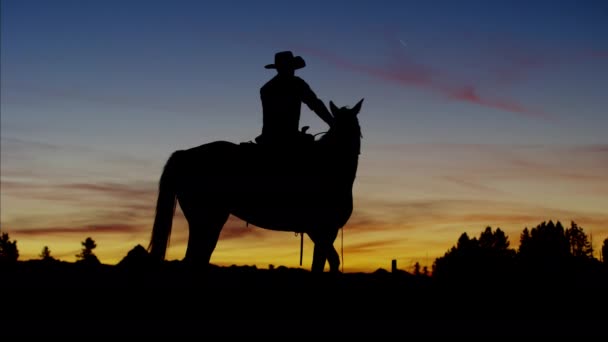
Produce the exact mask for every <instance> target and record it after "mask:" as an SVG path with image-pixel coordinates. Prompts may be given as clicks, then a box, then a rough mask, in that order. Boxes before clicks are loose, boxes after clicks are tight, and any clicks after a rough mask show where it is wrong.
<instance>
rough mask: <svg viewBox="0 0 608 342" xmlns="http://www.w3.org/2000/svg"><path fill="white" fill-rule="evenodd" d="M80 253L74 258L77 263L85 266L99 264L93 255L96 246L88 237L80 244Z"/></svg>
mask: <svg viewBox="0 0 608 342" xmlns="http://www.w3.org/2000/svg"><path fill="white" fill-rule="evenodd" d="M81 244H82V251H81V252H80V253H78V254H76V258H78V260H77V262H81V263H86V264H99V263H100V262H99V259H98V258H97V256H96V255H95V253H93V249H95V248H97V244H96V243H95V240H93V239H92V238H90V237H88V238H86V240H84V241H83V242H82V243H81Z"/></svg>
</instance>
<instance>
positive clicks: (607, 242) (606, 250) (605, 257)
mask: <svg viewBox="0 0 608 342" xmlns="http://www.w3.org/2000/svg"><path fill="white" fill-rule="evenodd" d="M601 258H602V261H603V262H604V263H605V264H608V238H605V239H604V244H603V245H602V255H601Z"/></svg>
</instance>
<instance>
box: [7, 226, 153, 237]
mask: <svg viewBox="0 0 608 342" xmlns="http://www.w3.org/2000/svg"><path fill="white" fill-rule="evenodd" d="M145 229H147V228H145ZM143 230H144V227H142V226H141V225H132V224H124V223H105V224H93V225H87V226H82V227H72V226H61V227H58V226H50V227H38V228H27V229H19V230H15V233H18V234H19V235H26V236H41V237H48V236H52V235H83V234H114V233H119V234H131V233H140V232H142V231H143Z"/></svg>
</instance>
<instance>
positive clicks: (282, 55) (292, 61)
mask: <svg viewBox="0 0 608 342" xmlns="http://www.w3.org/2000/svg"><path fill="white" fill-rule="evenodd" d="M305 66H306V62H304V59H303V58H302V57H300V56H295V57H294V55H293V53H292V52H291V51H281V52H277V53H276V54H275V55H274V64H268V65H266V66H265V67H264V68H266V69H292V70H297V69H301V68H303V67H305Z"/></svg>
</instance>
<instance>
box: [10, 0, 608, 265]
mask: <svg viewBox="0 0 608 342" xmlns="http://www.w3.org/2000/svg"><path fill="white" fill-rule="evenodd" d="M0 4H1V22H0V25H1V27H0V28H1V36H0V38H1V49H0V53H1V84H0V86H1V88H0V90H1V94H0V95H1V97H0V99H1V106H0V110H1V125H0V129H1V130H0V133H1V149H0V153H1V177H0V185H1V202H0V204H1V210H0V214H1V216H0V228H1V229H2V231H3V232H8V233H9V234H10V237H11V239H12V240H17V247H18V249H19V252H20V258H19V259H20V260H28V259H37V258H39V254H40V252H41V251H42V249H43V247H44V246H48V247H49V248H50V250H51V255H52V256H54V257H55V258H58V259H61V260H66V261H74V260H75V259H76V257H75V255H76V254H78V252H79V251H80V250H81V248H82V246H81V242H82V241H84V240H85V239H86V238H87V237H91V238H93V239H94V240H95V241H96V242H97V246H98V247H97V248H96V249H95V250H94V253H95V254H96V255H97V256H98V258H99V259H100V260H101V262H103V263H107V264H115V263H117V262H118V261H120V260H121V259H122V258H123V257H124V256H125V255H126V254H127V252H128V251H129V250H131V249H132V248H133V247H135V246H136V245H137V244H141V245H143V246H147V244H148V239H149V237H150V233H151V227H152V222H153V215H154V207H155V201H156V191H157V186H158V180H159V176H160V173H161V171H162V167H163V165H164V163H165V161H166V159H167V158H168V157H169V155H170V154H171V152H173V151H174V150H177V149H184V148H189V147H194V146H197V145H201V144H204V143H207V142H211V141H215V140H228V141H233V142H241V141H249V140H252V139H253V138H255V137H256V136H257V135H258V134H259V133H260V131H261V124H262V113H261V103H260V98H259V88H260V87H261V86H262V85H263V84H264V83H265V82H266V81H267V80H268V79H270V78H271V77H272V76H273V75H274V72H273V71H271V70H267V69H264V65H266V64H269V63H272V62H273V58H274V53H275V52H278V51H282V50H292V51H293V52H294V53H295V54H296V55H300V56H302V57H303V58H304V59H305V60H306V63H307V66H306V67H305V68H304V69H301V70H298V71H297V73H296V74H297V75H299V76H301V77H302V78H304V79H305V80H306V81H307V82H308V83H309V84H310V85H311V87H312V89H313V90H314V91H315V92H316V93H317V95H318V96H319V97H320V98H321V99H323V100H324V102H325V103H329V101H330V100H332V101H333V102H334V103H336V104H337V105H339V106H345V105H346V106H352V105H354V104H355V103H356V102H357V101H359V100H360V99H361V98H365V102H364V104H363V108H362V110H361V113H360V114H359V118H360V121H361V126H362V132H363V140H362V143H363V146H362V153H361V156H360V161H359V171H358V175H357V179H356V181H355V186H354V189H353V192H354V198H355V203H354V204H355V209H354V213H353V216H352V217H351V219H350V221H349V222H348V224H347V225H346V226H345V228H344V230H343V233H344V235H343V240H341V236H340V235H339V236H338V240H336V242H335V246H336V248H337V249H338V251H339V253H343V255H344V260H343V261H344V271H345V272H355V271H373V270H376V269H378V268H387V269H388V268H390V264H391V260H392V259H396V260H397V262H398V267H400V268H403V269H407V270H411V268H412V266H413V264H414V263H415V262H420V264H422V265H427V266H429V268H430V266H431V264H432V262H433V260H434V259H435V258H437V257H439V256H442V255H443V254H444V253H445V252H446V251H448V249H449V248H450V247H452V246H453V245H455V244H456V242H457V239H458V237H459V236H460V235H461V234H462V233H463V232H467V233H468V234H469V236H478V235H479V233H480V232H481V231H483V230H484V228H485V227H486V226H490V227H492V228H493V229H496V228H500V229H502V230H503V231H505V232H506V234H507V236H508V237H509V241H510V242H511V246H512V247H513V248H517V246H518V245H519V234H520V233H521V231H522V230H523V229H524V228H525V227H529V228H531V227H534V226H536V225H537V224H539V223H541V222H542V221H548V220H553V221H561V222H562V223H563V224H564V226H566V227H569V226H570V222H571V221H575V222H576V223H577V224H578V225H579V226H581V227H582V228H583V229H584V231H585V232H586V233H587V234H591V236H592V239H593V247H594V248H595V250H596V254H595V256H596V257H599V250H600V248H601V242H602V241H603V240H604V239H605V238H607V237H608V133H607V130H608V111H607V110H606V108H608V96H607V95H608V93H607V89H608V39H607V37H608V2H606V1H569V0H568V1H566V0H562V1H447V0H446V1H381V0H370V1H329V0H323V1H309V2H302V1H274V0H268V1H194V0H193V1H185V0H171V1H170V0H165V1H155V0H153V1H136V0H132V1H118V0H104V1H101V0H100V1H91V0H80V1H77V0H73V1H65V0H53V1H46V0H40V1H33V0H2V2H1V3H0ZM301 125H302V126H305V125H308V126H311V128H310V131H311V132H313V133H316V132H321V131H325V130H326V129H327V127H326V126H325V125H324V123H323V122H322V121H321V120H320V119H319V118H317V117H316V116H315V115H314V113H312V112H311V111H309V110H308V108H306V107H305V106H304V107H303V110H302V120H301ZM247 167H248V166H247V165H243V168H247ZM187 233H188V232H187V225H186V223H185V221H184V219H183V217H182V216H181V212H180V211H178V213H177V215H176V218H175V225H174V227H173V233H172V236H171V238H172V239H171V245H170V248H169V251H168V256H167V258H168V259H181V258H183V256H184V253H185V244H186V241H187V238H188V234H187ZM299 247H300V239H299V237H296V236H295V235H294V234H293V233H289V232H274V231H268V230H264V229H260V228H257V227H253V226H246V224H245V222H243V221H240V220H239V219H235V218H231V220H229V222H228V223H227V225H226V226H225V227H224V230H223V232H222V235H221V236H220V240H219V243H218V245H217V248H216V250H215V253H214V255H213V257H212V260H211V261H212V263H215V264H218V265H232V264H237V265H257V266H258V267H260V268H265V267H267V266H268V265H269V264H274V265H276V266H278V265H285V266H289V267H300V266H299V255H300V249H299ZM342 247H343V249H342ZM311 260H312V243H311V242H310V240H308V239H306V240H305V245H304V263H303V265H302V268H305V269H310V263H311Z"/></svg>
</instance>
